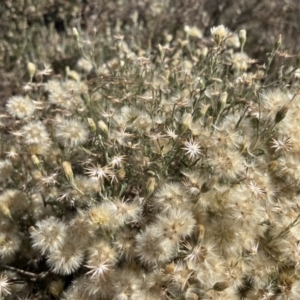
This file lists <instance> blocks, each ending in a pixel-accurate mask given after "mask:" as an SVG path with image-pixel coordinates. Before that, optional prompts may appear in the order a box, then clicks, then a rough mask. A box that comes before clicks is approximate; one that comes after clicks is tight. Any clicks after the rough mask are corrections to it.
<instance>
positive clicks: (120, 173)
mask: <svg viewBox="0 0 300 300" xmlns="http://www.w3.org/2000/svg"><path fill="white" fill-rule="evenodd" d="M125 176H126V171H125V169H124V167H121V169H120V170H119V171H118V172H117V178H118V179H119V180H123V179H124V178H125Z"/></svg>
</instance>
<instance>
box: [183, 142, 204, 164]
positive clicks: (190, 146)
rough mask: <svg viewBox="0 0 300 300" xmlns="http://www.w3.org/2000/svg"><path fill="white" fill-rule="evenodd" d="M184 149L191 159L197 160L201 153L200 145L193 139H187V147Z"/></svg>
mask: <svg viewBox="0 0 300 300" xmlns="http://www.w3.org/2000/svg"><path fill="white" fill-rule="evenodd" d="M182 149H183V150H185V152H186V154H187V155H188V156H189V159H191V160H195V159H196V158H198V157H199V155H200V154H201V150H200V149H201V147H200V145H199V144H198V143H196V142H195V141H193V140H190V141H186V142H185V147H184V148H182Z"/></svg>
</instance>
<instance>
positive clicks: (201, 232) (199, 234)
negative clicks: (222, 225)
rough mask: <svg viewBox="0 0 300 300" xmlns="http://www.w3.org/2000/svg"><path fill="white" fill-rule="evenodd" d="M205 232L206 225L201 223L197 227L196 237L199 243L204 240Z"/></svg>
mask: <svg viewBox="0 0 300 300" xmlns="http://www.w3.org/2000/svg"><path fill="white" fill-rule="evenodd" d="M204 234H205V227H204V226H203V225H202V224H199V225H198V226H197V227H196V229H195V237H196V238H197V244H200V243H201V242H202V241H203V238H204Z"/></svg>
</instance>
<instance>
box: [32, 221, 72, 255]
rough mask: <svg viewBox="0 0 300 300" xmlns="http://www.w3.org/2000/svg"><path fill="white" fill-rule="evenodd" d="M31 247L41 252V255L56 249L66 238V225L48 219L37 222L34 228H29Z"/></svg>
mask: <svg viewBox="0 0 300 300" xmlns="http://www.w3.org/2000/svg"><path fill="white" fill-rule="evenodd" d="M30 236H31V239H32V246H33V247H34V248H37V249H39V250H40V251H41V253H42V254H45V253H48V252H52V251H53V250H55V249H58V248H59V247H60V246H61V245H62V244H63V243H64V242H65V240H66V238H67V231H66V225H65V224H64V223H63V222H61V221H59V220H57V219H55V218H54V217H50V218H48V219H44V220H42V221H39V222H37V224H36V228H34V227H31V228H30Z"/></svg>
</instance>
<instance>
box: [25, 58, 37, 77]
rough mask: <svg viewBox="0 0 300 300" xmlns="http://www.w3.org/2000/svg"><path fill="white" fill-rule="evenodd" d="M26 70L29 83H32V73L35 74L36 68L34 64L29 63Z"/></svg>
mask: <svg viewBox="0 0 300 300" xmlns="http://www.w3.org/2000/svg"><path fill="white" fill-rule="evenodd" d="M27 70H28V73H29V76H30V81H32V78H33V76H34V73H35V71H36V66H35V64H34V63H32V62H29V63H28V64H27Z"/></svg>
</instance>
